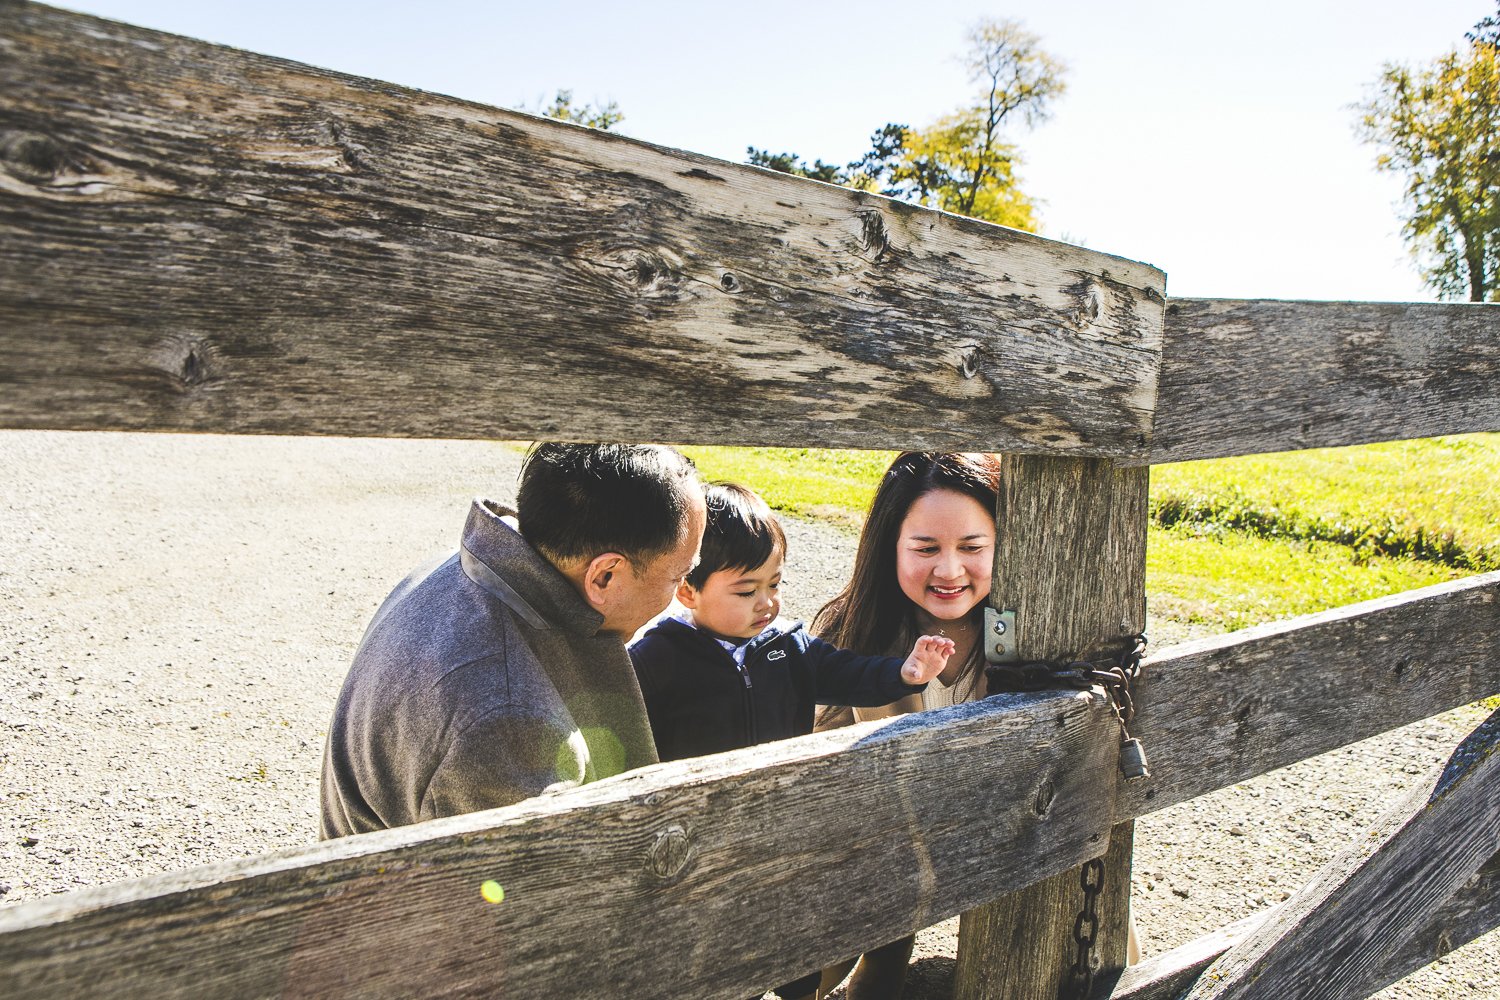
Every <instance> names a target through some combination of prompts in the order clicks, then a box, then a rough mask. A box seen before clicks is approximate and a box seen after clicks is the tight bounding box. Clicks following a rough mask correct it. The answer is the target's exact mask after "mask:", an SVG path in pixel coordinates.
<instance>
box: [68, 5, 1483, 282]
mask: <svg viewBox="0 0 1500 1000" xmlns="http://www.w3.org/2000/svg"><path fill="white" fill-rule="evenodd" d="M60 6H66V7H68V8H70V9H73V10H79V11H84V12H86V13H91V14H98V15H100V16H103V17H109V18H113V19H115V20H120V21H126V22H129V23H131V24H137V25H142V26H145V27H150V28H156V29H159V30H163V31H170V32H174V33H177V34H182V35H189V36H191V37H194V38H201V39H206V40H208V41H212V42H218V43H221V44H226V45H232V46H235V47H237V48H242V49H248V50H251V51H255V52H262V53H266V54H269V55H274V56H280V57H282V58H287V59H294V60H297V61H299V62H305V63H311V64H313V65H316V66H321V67H324V68H327V69H332V70H337V71H340V72H344V73H350V74H355V75H358V76H366V77H372V78H375V79H379V80H385V81H388V82H391V83H397V84H402V85H404V86H410V87H417V88H421V89H423V90H429V91H434V92H437V93H442V94H448V95H452V96H454V97H460V98H464V99H466V100H473V101H478V102H481V103H485V104H491V105H496V106H500V107H517V106H522V105H529V106H532V107H535V106H538V105H539V104H540V103H541V102H542V101H543V100H544V99H545V98H547V97H549V96H550V95H551V94H552V93H553V92H554V91H556V90H557V89H559V88H568V89H571V90H572V91H573V92H574V98H575V102H592V103H595V104H599V103H603V102H607V101H615V102H617V103H618V105H619V107H620V110H621V111H623V112H624V114H625V120H624V122H622V123H621V125H620V126H618V127H617V128H616V131H619V132H622V133H624V134H626V135H630V136H633V137H635V138H639V139H645V140H648V141H650V142H654V143H658V144H661V145H665V146H671V147H675V148H679V149H687V150H691V151H693V152H697V153H703V154H706V155H709V156H716V157H720V158H723V159H728V160H734V161H743V159H744V156H745V147H746V146H751V145H753V146H756V147H759V148H763V149H769V150H772V151H774V152H781V151H791V152H795V153H798V154H800V155H802V156H804V157H805V158H807V159H808V160H812V159H813V158H822V159H824V160H827V161H830V162H839V163H842V162H847V161H849V160H853V159H856V158H857V157H858V156H859V155H860V154H862V153H863V152H864V151H865V150H866V149H868V146H869V143H868V139H869V135H870V133H871V132H873V131H874V130H875V129H877V128H879V127H880V126H881V125H884V124H885V123H887V122H900V123H903V124H908V125H913V126H922V125H926V124H929V123H930V122H932V121H934V120H935V119H937V118H938V117H940V116H942V115H944V114H947V113H949V112H951V111H954V110H957V109H958V108H960V107H962V106H964V105H966V104H968V103H970V101H971V98H972V95H973V94H974V92H975V88H974V85H973V84H971V83H970V82H969V80H968V79H967V77H966V74H965V71H964V69H963V67H962V65H961V64H960V62H959V56H960V55H961V54H962V52H963V51H964V48H965V42H964V35H965V31H966V29H967V28H968V27H969V26H971V25H972V24H973V23H975V22H976V21H977V20H978V19H980V18H984V17H992V18H1010V19H1014V20H1018V21H1020V22H1022V24H1023V25H1024V26H1025V27H1026V28H1027V29H1028V30H1030V31H1032V32H1034V33H1035V34H1037V35H1039V36H1041V40H1042V46H1043V48H1045V49H1046V50H1047V51H1049V52H1051V53H1052V54H1053V55H1055V56H1057V57H1059V58H1061V59H1062V60H1063V61H1064V62H1065V63H1066V64H1067V66H1068V70H1067V77H1066V79H1067V84H1068V91H1067V93H1066V94H1065V95H1064V96H1063V98H1062V99H1061V100H1060V101H1058V102H1057V104H1056V106H1055V109H1054V113H1053V116H1052V118H1051V120H1049V121H1048V122H1046V123H1044V124H1042V125H1041V126H1039V127H1037V128H1036V129H1034V130H1029V131H1028V130H1024V129H1017V130H1015V131H1013V132H1012V133H1011V134H1010V135H1009V136H1008V138H1009V139H1010V140H1011V141H1013V142H1015V143H1016V144H1017V145H1018V146H1019V147H1020V149H1021V152H1022V157H1023V162H1022V164H1021V166H1020V168H1019V170H1018V174H1019V177H1020V180H1021V185H1022V189H1023V190H1024V191H1026V192H1027V193H1028V194H1030V195H1031V196H1032V197H1034V198H1036V199H1038V200H1039V201H1040V202H1041V219H1042V227H1043V228H1042V233H1043V235H1045V236H1049V237H1052V238H1055V239H1064V240H1067V241H1069V242H1073V243H1079V244H1082V245H1085V246H1088V247H1091V248H1093V249H1095V250H1101V251H1105V252H1108V253H1113V254H1118V255H1120V256H1123V257H1129V258H1132V259H1135V260H1143V261H1146V262H1148V263H1150V264H1153V265H1155V266H1157V267H1159V268H1161V269H1162V270H1164V271H1166V272H1167V290H1168V294H1169V295H1175V296H1203V297H1224V298H1282V299H1348V300H1368V301H1433V300H1434V296H1433V294H1432V293H1431V292H1430V291H1429V290H1427V289H1426V288H1425V287H1424V286H1423V284H1422V282H1421V280H1420V278H1419V277H1418V275H1417V272H1416V269H1415V267H1414V266H1413V264H1412V262H1411V259H1410V257H1409V255H1408V254H1407V251H1406V248H1405V246H1404V245H1403V243H1402V241H1401V239H1400V227H1401V222H1400V217H1399V214H1398V203H1399V200H1400V192H1401V182H1400V179H1399V177H1397V176H1395V175H1391V174H1380V173H1377V172H1376V170H1375V167H1374V160H1375V150H1374V148H1373V147H1371V146H1366V145H1362V144H1361V143H1360V141H1359V140H1358V137H1357V136H1356V134H1355V129H1354V123H1355V119H1356V113H1355V111H1354V110H1353V109H1352V107H1351V105H1353V104H1354V103H1356V102H1358V101H1360V100H1361V99H1363V98H1365V97H1366V96H1367V95H1368V94H1369V88H1370V86H1371V85H1372V84H1373V83H1374V81H1375V80H1376V79H1378V77H1379V75H1380V71H1381V67H1382V65H1383V64H1384V63H1386V62H1403V63H1408V64H1415V63H1421V62H1427V61H1430V60H1432V59H1434V58H1436V57H1437V56H1439V55H1441V54H1443V53H1444V52H1446V51H1447V50H1449V49H1450V48H1452V47H1454V46H1455V45H1458V44H1461V43H1462V42H1463V34H1464V32H1465V31H1467V30H1469V29H1470V28H1471V27H1472V26H1473V25H1474V23H1475V22H1476V21H1478V20H1479V19H1480V18H1482V17H1484V16H1485V15H1486V14H1490V13H1494V12H1495V10H1496V0H1364V2H1359V3H1355V2H1338V3H1334V2H1321V0H1302V2H1285V0H1262V2H1259V3H1256V4H1250V3H1245V2H1243V0H1241V2H1239V3H1234V4H1230V3H1223V2H1217V0H1195V2H1189V0H1140V2H1132V0H1113V2H1102V0H1014V2H994V3H988V4H985V3H973V2H964V0H921V2H919V3H901V4H898V3H887V2H884V0H865V2H863V3H860V4H849V5H845V4H818V3H812V2H808V0H800V2H786V0H758V2H756V3H751V4H722V3H713V2H711V0H696V2H652V0H630V2H626V0H617V2H612V3H605V2H595V0H573V2H570V3H564V4H548V3H541V2H537V0H532V2H528V3H513V2H510V0H492V2H489V3H480V2H462V0H426V2H425V3H421V4H417V3H413V2H411V0H401V2H386V0H360V2H351V0H325V2H318V0H300V2H291V0H256V2H254V3H250V2H244V0H211V2H205V0H75V2H69V3H65V4H60Z"/></svg>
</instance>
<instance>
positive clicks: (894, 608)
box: [813, 452, 1000, 1000]
mask: <svg viewBox="0 0 1500 1000" xmlns="http://www.w3.org/2000/svg"><path fill="white" fill-rule="evenodd" d="M999 491H1000V460H999V459H998V458H996V457H995V456H993V455H983V454H958V453H940V452H906V453H904V454H902V455H900V456H898V457H897V458H896V460H895V461H894V462H892V463H891V467H890V468H889V469H888V470H887V471H886V473H885V476H884V478H883V479H881V481H880V487H879V489H877V490H876V492H875V499H874V500H873V501H872V502H871V504H870V513H869V516H868V517H867V518H866V519H865V526H864V530H863V531H862V532H861V533H860V537H859V548H858V550H857V552H856V554H855V558H854V573H853V576H852V577H851V578H850V580H849V584H848V586H846V587H845V588H844V589H843V591H842V592H841V593H840V594H839V595H838V596H837V597H835V598H834V599H833V600H831V601H829V602H828V603H827V604H825V605H824V606H823V608H822V610H821V611H819V612H818V615H817V617H816V618H815V619H814V620H813V631H814V633H815V634H817V635H819V636H820V637H822V638H823V639H826V640H827V641H829V642H831V643H833V644H834V645H836V646H839V647H841V648H845V649H852V650H854V651H855V652H858V653H866V654H881V655H890V654H891V653H892V651H894V650H900V649H909V648H910V647H911V643H912V641H913V640H915V638H916V637H917V636H919V635H943V636H947V637H948V638H949V639H952V640H953V642H954V645H955V647H956V648H955V651H954V653H953V655H952V656H951V657H950V658H949V660H948V666H947V668H946V669H944V670H943V672H942V673H941V674H939V675H938V678H937V679H936V680H933V681H931V682H930V683H929V684H928V685H927V689H926V690H925V691H924V692H923V693H922V694H920V695H912V696H910V697H908V698H903V699H902V700H901V701H898V702H895V703H893V704H891V705H887V706H884V707H882V708H873V709H871V708H856V709H848V708H826V709H824V710H823V711H822V712H821V713H820V715H819V717H818V728H819V729H831V728H836V727H838V726H843V725H849V724H851V723H853V722H855V721H861V722H863V721H866V720H869V719H880V718H887V717H890V716H893V715H902V714H905V713H908V712H917V711H922V710H923V709H929V708H941V707H943V706H946V705H953V704H957V703H960V702H965V701H976V700H978V699H980V698H983V697H984V696H985V693H986V692H985V680H984V666H985V664H984V649H983V646H982V644H981V642H980V635H981V632H982V628H983V625H984V605H985V602H986V601H987V600H988V599H989V595H990V576H991V573H992V570H993V566H994V558H995V505H996V503H997V502H998V499H999ZM914 940H915V939H914V938H911V937H906V938H902V939H901V940H899V941H893V942H891V943H890V944H888V945H884V946H883V947H880V948H877V949H875V950H874V951H871V952H867V953H866V954H865V955H864V956H862V957H861V958H860V960H859V966H858V968H856V969H855V971H854V976H853V977H852V978H851V979H850V981H849V990H848V997H849V1000H877V998H886V997H899V996H900V995H901V988H902V985H903V983H904V982H905V980H906V968H907V964H908V963H909V962H910V961H911V952H912V945H913V942H914ZM852 964H853V963H843V964H842V965H840V966H834V967H831V968H830V969H828V970H825V973H824V977H823V985H824V988H826V989H831V988H832V987H833V986H835V985H837V983H838V982H839V981H840V980H841V979H842V978H843V976H844V974H845V973H846V972H847V971H848V970H849V968H850V966H851V965H852ZM820 995H821V991H820Z"/></svg>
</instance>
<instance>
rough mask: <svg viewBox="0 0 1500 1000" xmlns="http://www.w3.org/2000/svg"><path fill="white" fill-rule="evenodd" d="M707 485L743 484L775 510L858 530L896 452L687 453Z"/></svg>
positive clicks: (725, 450)
mask: <svg viewBox="0 0 1500 1000" xmlns="http://www.w3.org/2000/svg"><path fill="white" fill-rule="evenodd" d="M682 451H683V453H684V454H686V455H687V456H688V457H689V458H691V459H692V460H693V462H694V463H695V464H696V465H697V466H698V471H699V473H700V474H701V475H702V477H703V479H704V480H705V481H714V480H721V479H722V480H729V481H732V482H737V483H742V484H744V485H746V486H749V487H750V488H752V489H754V490H755V491H756V492H758V493H759V494H760V495H761V496H763V497H765V498H766V503H768V504H770V505H771V508H772V509H773V510H778V511H783V512H785V513H788V514H795V515H798V516H799V517H812V518H817V519H820V520H826V521H831V522H833V523H835V524H839V525H844V526H847V527H853V528H858V526H859V524H860V523H861V522H862V521H863V519H864V515H865V511H867V510H868V509H869V508H870V501H871V500H872V499H874V497H875V487H877V486H878V485H880V477H881V476H882V475H883V474H884V473H885V470H886V469H887V468H888V467H889V466H890V464H891V459H893V458H895V457H896V452H893V451H837V450H834V449H830V448H708V447H703V448H683V449H682Z"/></svg>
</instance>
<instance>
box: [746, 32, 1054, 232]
mask: <svg viewBox="0 0 1500 1000" xmlns="http://www.w3.org/2000/svg"><path fill="white" fill-rule="evenodd" d="M967 40H968V43H969V47H968V50H967V53H966V55H965V56H964V62H965V65H966V66H967V68H968V69H969V73H970V79H971V81H972V82H973V83H974V84H976V91H975V95H974V100H973V103H972V104H970V105H968V106H967V107H964V108H962V109H960V110H958V111H955V112H953V113H952V114H949V115H945V116H943V117H942V118H940V119H938V120H937V121H936V122H934V123H932V124H931V125H928V126H927V127H925V128H911V127H910V126H907V125H897V124H890V125H886V126H884V127H883V128H881V129H879V130H877V131H876V132H875V133H874V135H872V136H871V138H870V151H869V152H868V153H866V154H865V155H864V156H863V157H862V158H861V159H859V160H856V161H855V162H853V163H851V164H849V165H848V167H846V168H839V167H836V166H832V165H830V164H826V163H824V162H823V161H821V160H818V161H816V162H815V163H813V164H812V165H810V166H809V165H806V164H804V163H803V162H802V160H801V158H800V157H798V156H796V155H795V154H792V153H776V154H772V153H768V152H766V151H765V150H759V149H755V148H754V147H751V148H750V150H749V162H751V163H753V164H756V165H757V166H763V167H770V168H771V169H773V170H782V171H784V172H786V173H794V174H799V175H801V176H804V177H813V178H815V179H817V180H823V181H830V182H833V183H838V184H847V185H849V186H851V187H856V188H860V189H861V190H865V191H873V192H877V193H879V194H883V195H887V196H889V197H892V198H901V199H903V200H905V201H912V202H916V203H918V204H921V205H927V206H929V207H931V208H940V209H942V210H944V211H946V212H954V213H956V214H958V215H967V216H971V217H973V218H976V219H985V220H987V221H989V222H998V223H1000V224H1001V225H1005V226H1011V227H1012V228H1015V229H1026V230H1031V231H1035V230H1036V229H1037V228H1038V220H1037V214H1036V203H1035V202H1034V201H1033V200H1032V199H1031V198H1029V197H1027V196H1026V194H1025V193H1024V192H1022V190H1021V188H1020V185H1019V183H1018V182H1017V179H1016V174H1015V166H1016V164H1017V163H1019V162H1020V154H1019V152H1018V151H1017V149H1016V146H1015V144H1014V143H1013V142H1011V141H1009V140H1008V139H1007V138H1006V135H1007V134H1008V132H1009V130H1010V129H1011V127H1012V126H1014V125H1015V124H1017V123H1018V122H1020V123H1024V124H1025V125H1026V126H1027V127H1030V126H1033V125H1036V124H1037V123H1039V122H1041V121H1043V120H1044V119H1046V118H1047V117H1048V116H1049V115H1050V114H1051V110H1052V102H1053V101H1054V100H1056V99H1057V98H1058V97H1060V96H1061V95H1062V93H1063V91H1064V89H1065V84H1064V82H1063V75H1064V73H1065V71H1066V68H1065V67H1064V66H1063V64H1062V63H1061V62H1060V61H1058V60H1057V59H1056V58H1054V57H1053V56H1051V55H1049V54H1048V53H1046V52H1044V51H1043V50H1042V48H1041V39H1040V38H1038V37H1037V36H1036V35H1034V34H1032V33H1030V32H1028V31H1026V30H1025V29H1024V28H1023V27H1022V26H1021V25H1020V24H1019V23H1017V22H1015V21H1003V20H986V21H981V22H979V23H978V24H976V25H975V26H974V27H973V28H972V29H970V31H969V33H968V36H967Z"/></svg>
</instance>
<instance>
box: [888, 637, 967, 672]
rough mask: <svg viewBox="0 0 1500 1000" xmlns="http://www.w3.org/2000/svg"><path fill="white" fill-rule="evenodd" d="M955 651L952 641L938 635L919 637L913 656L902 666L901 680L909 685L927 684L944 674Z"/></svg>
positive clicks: (913, 649) (912, 650)
mask: <svg viewBox="0 0 1500 1000" xmlns="http://www.w3.org/2000/svg"><path fill="white" fill-rule="evenodd" d="M953 650H954V646H953V640H952V639H947V638H944V637H943V636H938V635H924V636H921V637H919V638H918V639H917V642H916V645H914V646H912V648H911V655H910V656H908V657H907V658H906V662H905V663H903V664H901V679H902V680H903V681H905V682H906V683H908V684H926V683H927V682H928V681H930V680H932V679H933V678H934V677H936V676H937V675H938V674H940V673H942V672H943V668H944V667H946V666H947V665H948V657H950V656H952V655H953Z"/></svg>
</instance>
